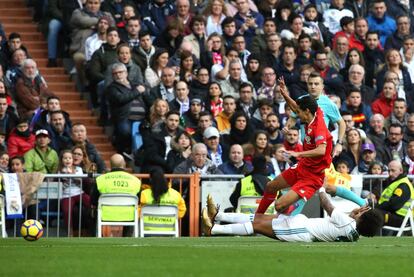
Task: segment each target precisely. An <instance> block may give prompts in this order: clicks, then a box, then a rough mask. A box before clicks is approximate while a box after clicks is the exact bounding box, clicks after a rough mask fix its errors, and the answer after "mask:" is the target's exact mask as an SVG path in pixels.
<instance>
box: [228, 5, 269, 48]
mask: <svg viewBox="0 0 414 277" xmlns="http://www.w3.org/2000/svg"><path fill="white" fill-rule="evenodd" d="M236 4H237V13H236V14H235V15H234V19H235V20H236V26H237V28H238V30H239V33H240V34H242V35H243V36H244V37H245V39H246V44H247V45H250V44H251V42H252V39H253V37H254V36H255V35H256V32H257V30H260V29H262V28H263V23H264V18H263V16H262V15H261V14H260V13H258V12H256V11H253V10H252V9H251V8H250V7H249V2H248V0H236Z"/></svg>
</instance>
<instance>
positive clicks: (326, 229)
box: [202, 188, 383, 242]
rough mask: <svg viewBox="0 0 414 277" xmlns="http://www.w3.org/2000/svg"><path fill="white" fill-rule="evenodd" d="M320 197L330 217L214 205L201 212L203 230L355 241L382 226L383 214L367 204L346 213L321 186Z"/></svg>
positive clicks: (294, 239)
mask: <svg viewBox="0 0 414 277" xmlns="http://www.w3.org/2000/svg"><path fill="white" fill-rule="evenodd" d="M319 199H320V202H321V206H322V208H323V209H324V210H325V211H326V212H327V214H328V215H329V217H326V218H308V217H306V216H305V215H303V214H299V215H295V216H285V215H278V214H276V215H263V214H256V215H253V214H240V213H222V212H218V211H217V210H216V209H215V207H214V205H208V210H207V209H203V213H202V220H203V231H204V234H205V235H239V236H243V235H244V236H247V235H252V234H255V233H258V234H262V235H265V236H267V237H270V238H273V239H277V240H281V241H290V242H313V241H328V242H329V241H356V240H358V238H359V236H360V235H363V236H369V237H370V236H374V235H375V234H377V233H378V231H379V229H380V228H381V227H382V225H383V222H382V221H383V217H382V215H381V214H379V213H378V212H377V211H375V210H371V209H370V207H367V206H364V207H361V208H358V209H355V210H353V211H352V212H351V213H350V214H349V215H347V214H345V213H343V212H340V211H339V210H337V209H335V207H334V206H333V205H332V203H331V202H330V201H329V199H328V197H327V195H326V193H325V191H324V189H323V188H322V189H321V190H320V192H319ZM215 221H220V222H228V223H233V224H226V225H219V224H214V222H215ZM252 221H253V222H252Z"/></svg>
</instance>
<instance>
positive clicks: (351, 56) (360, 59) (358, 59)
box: [339, 48, 365, 82]
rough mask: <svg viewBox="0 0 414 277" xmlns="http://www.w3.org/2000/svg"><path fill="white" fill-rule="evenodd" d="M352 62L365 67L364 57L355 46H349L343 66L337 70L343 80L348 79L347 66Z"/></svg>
mask: <svg viewBox="0 0 414 277" xmlns="http://www.w3.org/2000/svg"><path fill="white" fill-rule="evenodd" d="M354 64H359V65H361V66H362V67H364V68H365V59H364V55H363V54H362V52H361V51H359V50H358V49H356V48H351V49H350V50H349V51H348V55H347V56H346V61H345V67H344V68H342V69H341V70H340V71H339V74H341V76H342V79H343V80H344V82H347V81H348V74H349V68H350V67H351V65H354Z"/></svg>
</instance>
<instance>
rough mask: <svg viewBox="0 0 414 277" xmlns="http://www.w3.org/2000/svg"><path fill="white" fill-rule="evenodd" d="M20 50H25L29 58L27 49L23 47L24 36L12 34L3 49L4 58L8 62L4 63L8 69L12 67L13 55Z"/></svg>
mask: <svg viewBox="0 0 414 277" xmlns="http://www.w3.org/2000/svg"><path fill="white" fill-rule="evenodd" d="M18 49H21V50H23V51H24V53H25V54H26V57H28V56H29V52H28V50H27V48H26V47H25V46H24V45H23V42H22V36H21V35H20V34H19V33H10V34H9V39H8V40H7V44H6V45H5V46H4V47H2V49H1V50H2V53H3V56H4V58H5V59H6V61H5V62H4V63H5V65H6V67H8V66H9V65H10V61H11V58H12V55H13V53H14V52H15V51H16V50H18Z"/></svg>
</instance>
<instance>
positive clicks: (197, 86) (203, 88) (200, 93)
mask: <svg viewBox="0 0 414 277" xmlns="http://www.w3.org/2000/svg"><path fill="white" fill-rule="evenodd" d="M209 88H210V77H209V73H208V69H207V68H204V67H202V68H199V69H198V70H197V74H196V78H195V79H193V80H192V81H191V83H190V98H200V99H206V98H207V96H208V92H209Z"/></svg>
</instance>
